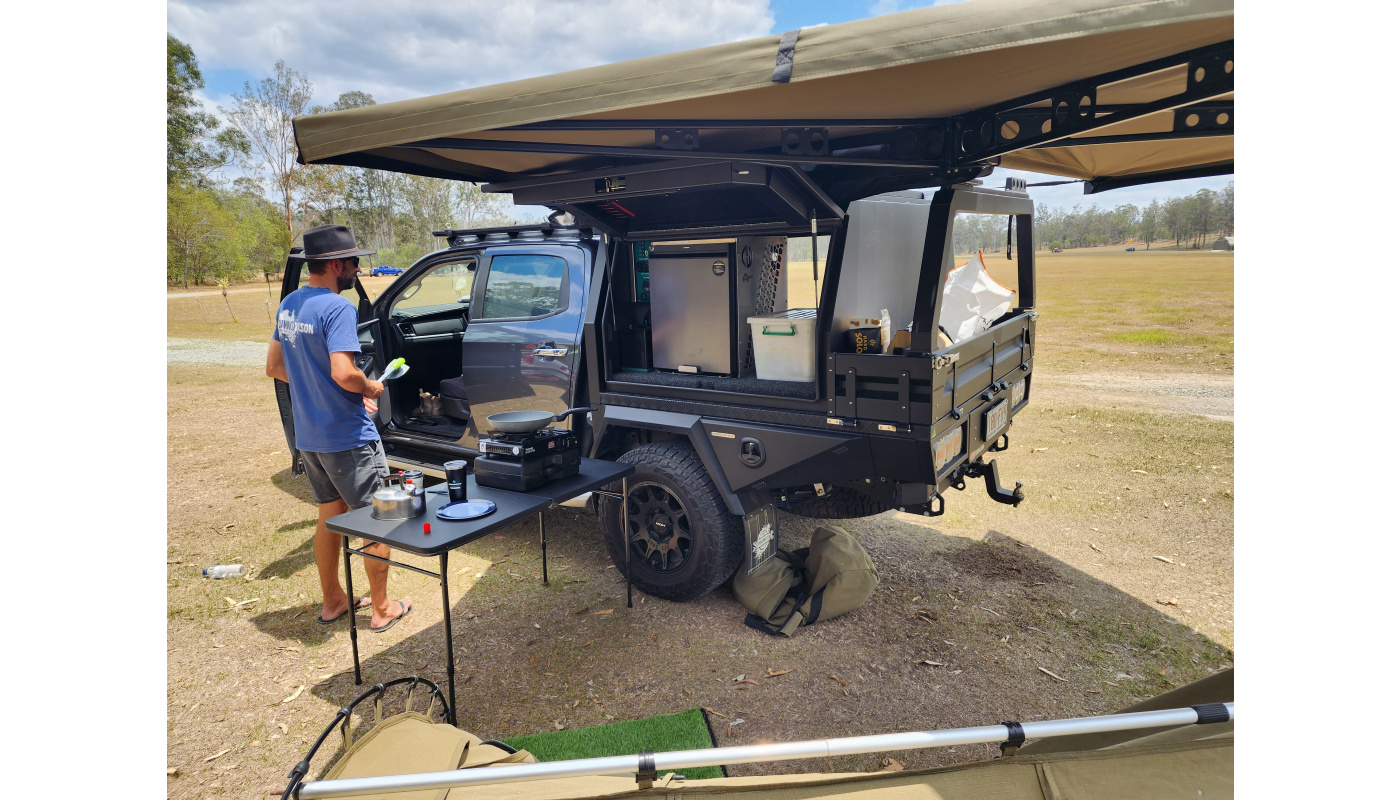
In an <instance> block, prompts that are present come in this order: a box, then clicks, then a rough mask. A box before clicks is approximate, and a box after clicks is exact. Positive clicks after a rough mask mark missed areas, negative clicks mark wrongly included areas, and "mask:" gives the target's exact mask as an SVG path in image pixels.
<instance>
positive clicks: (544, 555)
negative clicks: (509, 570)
mask: <svg viewBox="0 0 1400 800" xmlns="http://www.w3.org/2000/svg"><path fill="white" fill-rule="evenodd" d="M540 572H542V573H543V574H544V585H545V586H548V585H549V545H548V544H547V543H546V540H545V537H544V512H543V511H541V512H540Z"/></svg>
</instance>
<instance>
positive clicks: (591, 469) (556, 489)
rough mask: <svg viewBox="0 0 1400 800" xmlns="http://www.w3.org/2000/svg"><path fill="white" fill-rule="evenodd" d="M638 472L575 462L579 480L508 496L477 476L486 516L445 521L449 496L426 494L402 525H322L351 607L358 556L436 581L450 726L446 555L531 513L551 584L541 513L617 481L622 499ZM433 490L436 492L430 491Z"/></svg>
mask: <svg viewBox="0 0 1400 800" xmlns="http://www.w3.org/2000/svg"><path fill="white" fill-rule="evenodd" d="M635 471H636V468H635V467H633V466H632V465H631V464H620V463H618V462H615V461H601V460H598V459H593V458H585V459H582V460H581V461H580V463H579V472H578V475H575V476H572V477H568V478H561V479H559V480H557V481H552V482H550V483H547V484H545V485H543V486H540V487H538V488H535V489H532V490H530V491H529V492H511V491H507V490H505V489H493V488H490V487H482V486H477V485H476V478H475V476H468V478H467V497H468V498H470V499H473V500H478V499H480V500H490V501H492V502H494V503H495V504H496V510H495V511H494V512H492V513H490V514H488V515H487V516H484V517H481V518H479V519H473V520H460V521H454V520H445V519H438V517H437V513H436V512H437V509H438V508H439V507H440V506H442V505H444V504H445V503H447V494H446V493H445V492H443V493H437V492H432V491H429V493H428V496H427V512H426V513H424V514H421V515H419V516H417V517H412V518H410V519H403V520H382V519H375V518H374V517H373V516H372V515H371V513H370V511H371V508H370V507H369V506H366V507H364V508H359V509H356V510H354V511H351V512H349V513H348V514H341V515H340V516H337V517H331V518H330V519H329V520H326V527H327V528H328V529H330V530H332V531H335V532H336V533H339V534H341V541H342V542H343V545H344V546H343V550H344V553H345V589H346V591H347V592H348V593H349V595H350V597H351V598H352V599H351V602H352V603H353V602H354V599H353V598H354V597H355V588H354V585H353V583H352V582H351V580H352V579H351V576H350V556H351V555H358V556H361V557H363V558H372V559H374V560H375V561H383V562H384V563H386V564H393V565H394V566H396V567H402V568H404V569H408V570H412V571H414V572H417V573H421V574H423V575H427V576H429V577H434V578H437V579H438V583H439V584H440V585H441V586H442V627H443V632H444V634H445V636H446V640H447V696H448V709H449V711H448V714H449V716H450V718H451V719H450V722H451V723H452V724H454V725H455V724H457V683H456V665H455V663H454V661H453V657H452V608H451V604H450V601H449V600H448V597H447V554H448V553H449V552H451V551H452V550H455V549H457V548H458V547H461V546H463V545H466V544H470V543H471V542H474V541H476V540H477V539H480V538H481V537H483V536H485V535H487V534H489V533H491V532H493V531H497V530H500V529H501V528H504V527H506V526H508V525H512V524H514V523H516V522H519V521H520V520H522V519H525V518H526V517H528V516H530V515H531V514H535V515H537V516H538V517H539V524H540V561H541V574H542V577H543V582H544V583H545V584H546V585H548V584H549V563H548V562H547V561H546V560H545V559H546V557H547V555H548V547H549V545H548V539H547V537H546V535H545V527H544V512H545V510H546V509H548V508H551V507H553V506H556V505H558V504H559V503H562V502H564V501H565V500H571V499H573V498H575V497H578V496H579V495H581V494H584V493H585V492H598V493H599V494H604V495H608V496H614V495H613V494H612V493H611V492H602V491H600V490H601V489H602V487H604V486H606V485H607V484H610V483H613V482H615V481H618V480H620V481H622V492H621V495H620V496H621V497H626V496H627V476H628V475H631V474H632V473H633V472H635ZM434 488H436V487H434ZM620 505H622V531H623V537H624V539H625V538H626V536H627V509H626V504H620ZM424 523H427V524H428V525H429V528H430V530H429V532H427V533H424V532H423V524H424ZM352 536H358V537H360V538H362V539H367V540H369V541H370V542H373V543H375V544H384V545H388V546H389V548H390V549H392V550H406V551H408V552H410V553H416V554H417V555H420V556H437V558H438V569H439V572H432V571H430V570H426V569H421V568H419V567H415V566H413V565H411V564H404V563H402V562H399V561H393V560H391V559H388V558H381V557H379V556H376V555H371V554H370V553H366V552H364V547H368V546H369V545H365V546H364V547H361V548H353V547H351V546H350V538H351V537H352ZM629 551H630V548H629V547H627V546H626V544H625V543H624V545H623V553H624V554H625V553H628V552H629ZM627 562H628V563H626V564H625V565H624V570H623V571H624V573H626V574H625V578H626V580H627V604H628V606H629V607H630V606H631V604H632V582H631V577H632V576H631V569H630V567H631V564H630V559H628V560H627ZM349 617H350V651H351V653H352V654H353V656H354V659H355V683H356V685H359V684H360V683H361V680H360V643H359V639H358V633H357V631H356V626H355V615H354V614H353V613H352V614H350V615H349Z"/></svg>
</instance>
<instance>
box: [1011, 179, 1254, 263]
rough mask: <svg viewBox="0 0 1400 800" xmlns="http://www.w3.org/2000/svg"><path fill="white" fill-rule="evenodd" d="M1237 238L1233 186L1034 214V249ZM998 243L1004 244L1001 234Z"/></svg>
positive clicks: (1040, 209) (1196, 243) (1205, 243)
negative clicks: (1143, 201)
mask: <svg viewBox="0 0 1400 800" xmlns="http://www.w3.org/2000/svg"><path fill="white" fill-rule="evenodd" d="M1234 233H1235V182H1234V181H1230V183H1228V184H1226V186H1225V188H1223V189H1221V190H1220V191H1212V190H1210V189H1201V190H1199V191H1197V192H1196V193H1195V194H1191V195H1185V196H1182V197H1171V198H1166V199H1154V200H1153V201H1152V202H1151V203H1149V204H1148V205H1146V206H1142V207H1138V206H1135V205H1132V204H1131V203H1124V204H1122V205H1118V206H1114V207H1113V208H1101V207H1100V206H1099V205H1098V204H1094V205H1092V206H1090V207H1089V208H1087V209H1085V208H1081V207H1080V206H1078V205H1076V206H1074V207H1073V208H1071V209H1069V210H1068V211H1066V210H1065V209H1063V208H1050V207H1048V206H1046V205H1045V204H1044V203H1041V204H1040V205H1038V206H1037V207H1036V210H1035V236H1034V241H1035V246H1036V249H1038V250H1039V249H1045V248H1055V247H1061V248H1071V247H1100V246H1103V245H1123V244H1133V245H1139V244H1140V245H1142V246H1143V248H1144V249H1151V248H1152V245H1153V244H1154V243H1155V242H1160V241H1168V242H1172V243H1173V244H1175V246H1176V247H1177V248H1182V247H1190V248H1195V249H1209V248H1210V246H1211V245H1212V244H1214V242H1215V239H1216V238H1217V237H1219V236H1233V235H1234ZM1000 241H1003V242H1004V241H1006V232H1005V231H1004V230H1003V231H1002V232H1001V238H1000Z"/></svg>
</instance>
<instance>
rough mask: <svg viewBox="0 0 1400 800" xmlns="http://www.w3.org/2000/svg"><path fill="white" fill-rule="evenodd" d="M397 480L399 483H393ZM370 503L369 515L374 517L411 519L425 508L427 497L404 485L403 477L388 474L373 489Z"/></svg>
mask: <svg viewBox="0 0 1400 800" xmlns="http://www.w3.org/2000/svg"><path fill="white" fill-rule="evenodd" d="M395 482H397V483H398V484H399V485H398V486H395V485H393V484H394V483H395ZM370 503H371V504H372V506H373V508H371V509H370V512H369V514H370V516H371V517H374V518H375V519H390V520H392V519H411V518H413V517H416V516H418V515H419V514H422V513H423V512H424V511H426V510H427V499H426V497H425V496H424V494H423V493H422V492H415V491H413V490H412V489H408V488H405V487H404V484H403V478H402V476H399V475H389V476H387V477H385V478H384V485H383V486H381V487H380V488H378V489H376V490H375V491H374V497H373V498H371V500H370Z"/></svg>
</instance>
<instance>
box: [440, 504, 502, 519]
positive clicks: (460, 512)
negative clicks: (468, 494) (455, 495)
mask: <svg viewBox="0 0 1400 800" xmlns="http://www.w3.org/2000/svg"><path fill="white" fill-rule="evenodd" d="M495 510H496V504H495V503H493V502H491V501H490V500H458V501H457V502H455V503H448V504H447V505H444V506H442V507H440V508H438V510H437V516H438V519H447V520H464V519H479V518H481V517H484V516H486V515H487V514H490V513H491V512H493V511H495Z"/></svg>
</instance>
